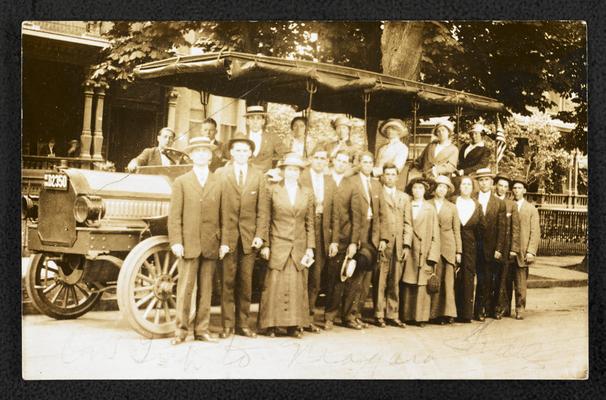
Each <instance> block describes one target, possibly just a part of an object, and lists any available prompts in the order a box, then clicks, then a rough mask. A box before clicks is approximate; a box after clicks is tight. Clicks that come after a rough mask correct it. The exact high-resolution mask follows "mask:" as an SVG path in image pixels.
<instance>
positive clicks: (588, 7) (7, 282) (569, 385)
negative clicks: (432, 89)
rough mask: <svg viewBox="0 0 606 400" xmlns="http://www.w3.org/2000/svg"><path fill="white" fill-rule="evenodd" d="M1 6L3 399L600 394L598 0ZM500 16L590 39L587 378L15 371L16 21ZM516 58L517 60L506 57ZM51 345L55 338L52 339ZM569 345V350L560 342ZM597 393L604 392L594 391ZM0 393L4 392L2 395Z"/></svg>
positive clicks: (603, 31) (601, 31)
mask: <svg viewBox="0 0 606 400" xmlns="http://www.w3.org/2000/svg"><path fill="white" fill-rule="evenodd" d="M1 4H2V12H0V24H1V25H0V32H1V35H0V55H1V58H0V59H1V60H2V62H1V64H0V65H1V75H0V90H2V94H1V95H0V118H1V121H2V125H0V126H2V131H1V132H0V135H1V138H2V143H3V146H0V165H1V166H2V167H1V169H0V171H1V172H0V177H1V181H0V182H1V183H2V186H1V187H2V197H1V202H2V203H0V206H1V208H0V209H1V210H3V213H2V222H3V226H2V227H1V228H0V246H1V248H2V251H1V254H0V257H1V258H0V261H1V262H0V266H1V267H2V268H3V270H4V271H3V272H4V273H3V274H2V276H3V279H1V280H0V282H1V286H0V306H1V307H2V313H1V314H0V315H3V316H4V318H3V319H2V322H1V323H0V327H1V331H0V334H1V337H2V352H1V353H0V354H1V355H2V356H1V359H2V363H1V364H0V371H2V376H3V378H5V379H2V383H3V388H2V391H3V392H4V394H5V395H7V396H8V398H16V397H17V396H22V398H41V399H46V398H61V399H68V398H78V399H83V398H104V399H113V398H116V399H123V398H146V399H149V398H158V397H165V398H168V399H172V398H189V397H204V398H214V397H218V398H246V397H261V398H273V397H288V398H302V397H308V398H309V397H311V398H328V397H330V398H341V397H349V398H377V397H381V398H391V397H396V398H410V397H423V398H425V397H427V398H429V397H431V398H433V397H445V398H451V397H465V398H470V397H479V396H480V395H482V396H485V397H489V398H531V397H535V398H536V397H543V396H544V397H550V398H598V397H603V396H604V391H603V387H602V386H603V382H604V361H603V360H604V345H603V339H604V311H603V310H604V294H603V293H604V289H605V287H604V277H605V276H606V272H604V271H602V269H603V268H601V266H602V265H604V264H605V262H604V261H606V257H605V256H604V252H603V249H602V246H601V244H602V243H603V242H604V240H603V239H602V238H603V237H605V236H604V216H605V214H606V213H605V212H604V210H603V209H602V207H601V205H602V204H604V201H605V200H606V199H605V192H604V183H603V182H604V179H605V176H604V172H605V171H604V170H605V168H604V161H603V157H604V154H605V151H604V150H605V147H606V146H605V142H604V139H603V137H604V132H605V128H606V127H605V124H604V119H603V116H605V115H606V110H605V107H604V104H605V102H606V99H604V92H605V89H606V87H605V85H604V71H605V66H606V63H605V55H604V51H603V49H604V48H606V40H605V36H606V27H605V25H604V19H605V18H604V17H605V16H606V15H605V14H606V12H605V11H604V9H605V7H604V5H603V2H600V1H564V0H552V1H525V2H523V1H498V0H497V1H469V0H464V1H452V0H451V1H437V0H433V1H424V2H421V1H419V2H414V3H413V2H398V1H373V2H370V1H355V2H354V1H332V2H328V1H273V2H266V1H249V0H246V1H212V2H211V1H192V0H189V1H176V0H173V1H167V0H160V1H141V0H131V1H124V0H122V1H103V0H99V1H97V2H91V1H76V0H70V1H50V0H41V1H32V0H29V1H19V2H9V1H6V0H2V3H1ZM295 18H296V19H332V20H338V19H341V20H346V19H360V20H377V19H428V20H430V19H475V20H478V19H502V20H510V19H517V20H530V19H536V20H542V19H558V20H568V19H575V20H585V21H587V23H588V34H589V39H588V48H589V99H590V113H589V129H590V135H589V163H590V182H591V185H590V199H589V202H590V211H589V217H590V218H589V226H590V239H589V248H590V252H591V256H590V296H589V299H590V379H589V381H532V382H529V381H460V380H453V381H444V382H440V381H233V380H232V381H159V382H152V381H98V382H93V381H40V382H25V381H23V380H22V379H21V345H20V343H21V340H20V339H21V332H20V326H21V325H20V321H21V314H20V279H19V277H20V268H18V266H19V265H20V259H19V254H20V250H19V246H20V244H19V240H20V239H19V232H20V225H19V221H18V219H19V204H20V203H19V196H20V179H19V178H20V135H19V134H18V133H20V121H19V116H20V100H19V99H20V66H19V62H20V58H19V57H20V51H21V49H20V28H21V22H22V21H23V20H44V19H46V20H122V19H133V20H139V19H140V20H147V19H156V20H158V19H165V20H166V19H172V20H188V19H200V20H209V19H223V20H230V19H234V20H253V19H254V20H262V19H295ZM512 62H515V60H512ZM49 345H52V344H49ZM562 352H566V349H562ZM599 393H602V395H601V396H600V394H599ZM2 397H4V396H2Z"/></svg>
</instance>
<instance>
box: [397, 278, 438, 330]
mask: <svg viewBox="0 0 606 400" xmlns="http://www.w3.org/2000/svg"><path fill="white" fill-rule="evenodd" d="M401 285H402V290H401V292H400V302H401V303H400V316H401V317H400V319H401V320H402V321H417V322H426V321H429V311H430V310H429V309H430V307H431V296H430V295H429V293H427V286H426V285H423V286H419V285H411V284H408V283H402V284H401Z"/></svg>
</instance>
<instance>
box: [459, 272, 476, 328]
mask: <svg viewBox="0 0 606 400" xmlns="http://www.w3.org/2000/svg"><path fill="white" fill-rule="evenodd" d="M475 275H476V274H475V273H473V272H472V271H470V270H468V269H466V268H463V267H461V269H460V270H459V273H458V274H457V276H456V279H455V298H456V302H457V314H458V315H459V318H463V319H472V318H473V294H474V293H473V292H474V289H475V288H474V279H475Z"/></svg>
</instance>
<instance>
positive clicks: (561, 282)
mask: <svg viewBox="0 0 606 400" xmlns="http://www.w3.org/2000/svg"><path fill="white" fill-rule="evenodd" d="M583 258H584V256H557V257H552V256H550V257H537V258H536V261H535V263H534V265H532V266H531V267H530V270H529V276H528V288H530V289H534V288H553V287H579V286H587V281H588V274H587V273H585V272H579V271H574V270H571V269H569V267H571V266H573V265H577V264H579V263H580V262H581V261H583ZM28 264H29V259H28V258H22V259H21V273H22V279H24V278H25V273H26V270H27V267H28ZM22 283H23V280H22ZM22 292H23V293H25V287H23V290H22ZM22 300H23V314H25V315H29V314H37V313H38V312H37V311H36V310H35V309H34V307H33V306H32V305H31V302H30V301H29V299H26V298H25V296H24V298H23V299H22ZM117 309H118V307H117V304H116V300H115V294H111V293H106V294H104V296H103V297H102V299H101V301H100V302H99V303H98V305H97V306H96V308H95V310H96V311H113V310H117Z"/></svg>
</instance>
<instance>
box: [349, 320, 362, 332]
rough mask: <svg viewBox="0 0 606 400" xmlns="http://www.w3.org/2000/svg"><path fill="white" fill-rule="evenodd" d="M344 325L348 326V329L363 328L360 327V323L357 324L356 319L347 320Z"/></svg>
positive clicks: (358, 329)
mask: <svg viewBox="0 0 606 400" xmlns="http://www.w3.org/2000/svg"><path fill="white" fill-rule="evenodd" d="M345 327H346V328H349V329H355V330H357V331H360V330H362V329H364V328H363V327H362V325H360V324H358V323H357V322H356V321H347V322H346V323H345Z"/></svg>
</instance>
